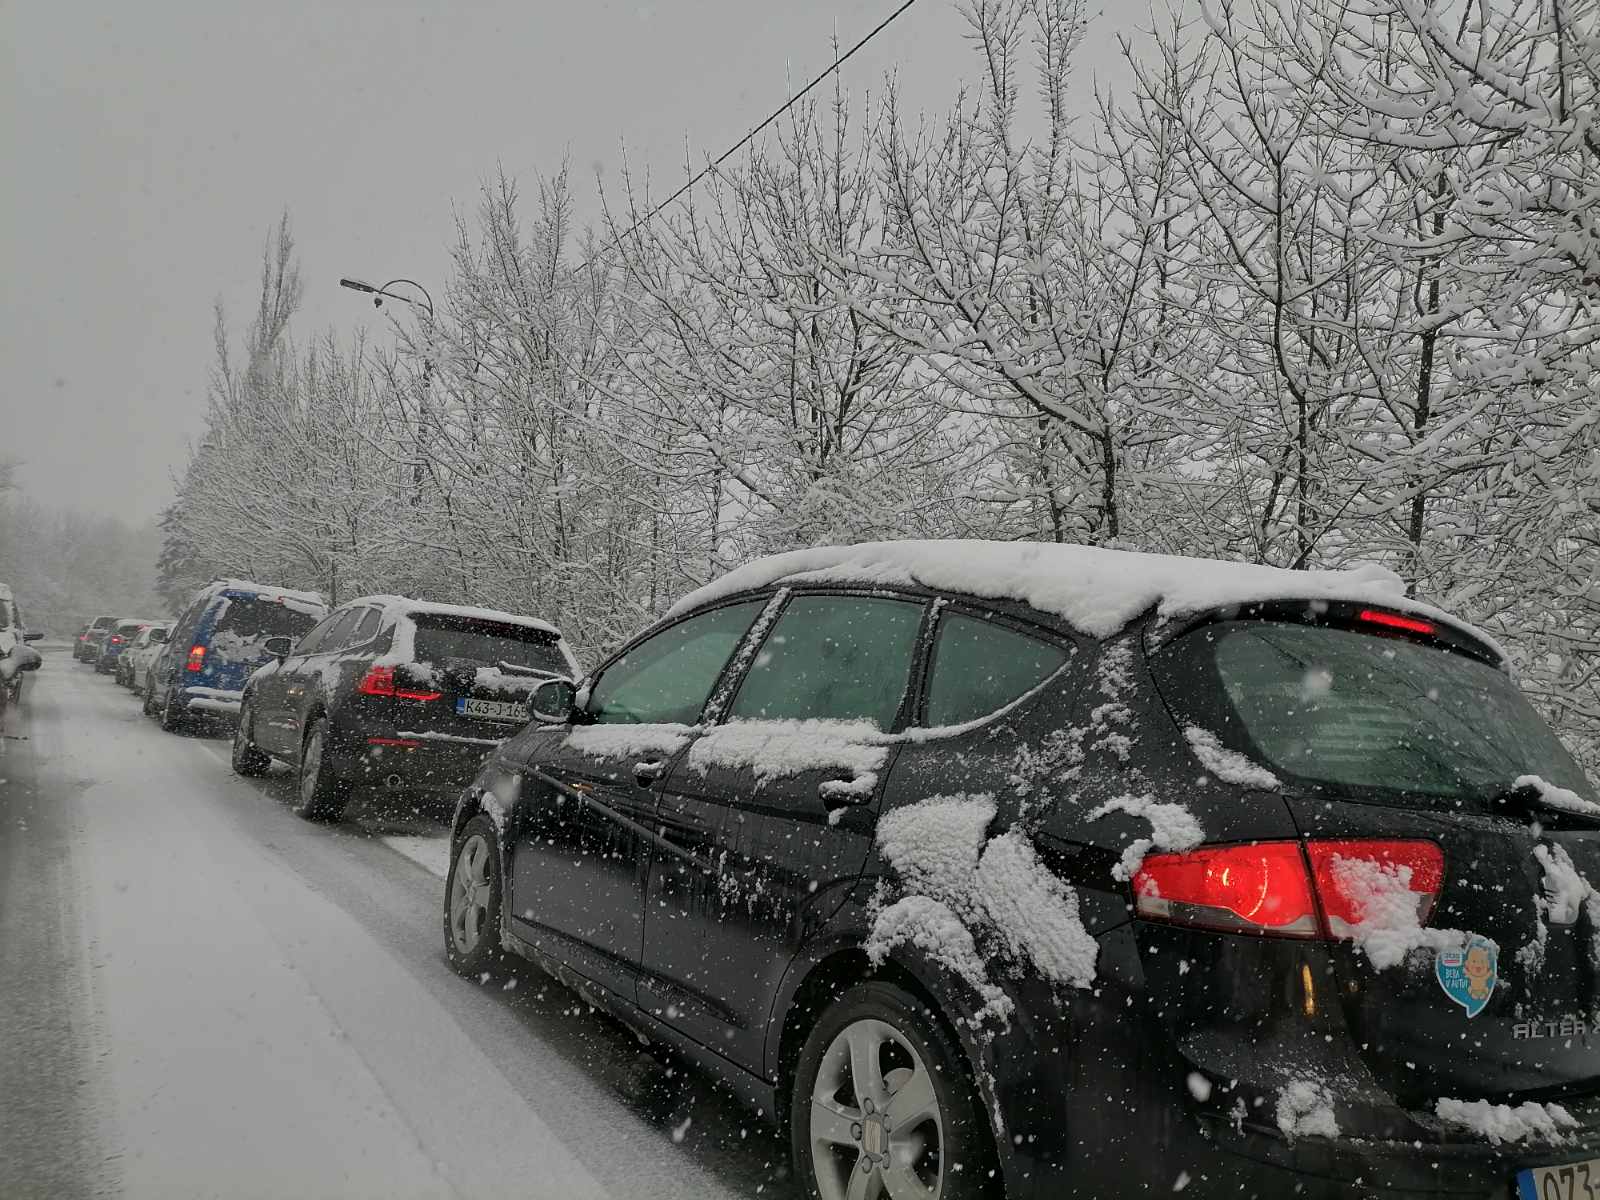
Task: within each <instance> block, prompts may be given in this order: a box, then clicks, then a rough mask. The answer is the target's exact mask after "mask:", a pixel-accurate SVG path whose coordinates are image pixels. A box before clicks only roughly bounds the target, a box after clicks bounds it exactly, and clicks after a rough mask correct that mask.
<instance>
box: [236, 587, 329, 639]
mask: <svg viewBox="0 0 1600 1200" xmlns="http://www.w3.org/2000/svg"><path fill="white" fill-rule="evenodd" d="M222 603H223V608H222V612H221V614H220V615H219V616H218V617H217V627H216V629H215V630H213V633H214V634H217V633H231V634H233V635H235V636H236V637H240V638H246V639H249V640H251V641H258V640H260V639H262V638H269V637H278V636H280V635H281V636H283V637H291V638H298V637H299V636H300V635H301V634H302V633H304V632H305V631H306V630H308V629H310V628H311V627H312V626H313V625H315V624H316V623H317V620H318V618H317V617H314V616H311V615H310V614H309V613H303V612H301V611H299V610H298V609H294V608H290V607H289V606H288V605H287V604H279V603H278V602H276V601H274V600H258V599H255V598H254V597H243V596H227V597H224V598H223V602H222Z"/></svg>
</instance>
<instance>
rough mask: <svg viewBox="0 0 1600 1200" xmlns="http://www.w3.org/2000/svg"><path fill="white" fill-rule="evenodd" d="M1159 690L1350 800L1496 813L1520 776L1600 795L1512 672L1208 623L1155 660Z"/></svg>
mask: <svg viewBox="0 0 1600 1200" xmlns="http://www.w3.org/2000/svg"><path fill="white" fill-rule="evenodd" d="M1152 665H1153V666H1154V667H1155V668H1156V673H1157V678H1158V679H1159V680H1160V681H1161V687H1162V692H1163V694H1164V695H1165V696H1166V699H1167V700H1168V702H1169V703H1171V704H1172V705H1173V706H1174V708H1176V709H1179V710H1180V712H1181V713H1183V714H1184V715H1186V716H1187V717H1188V719H1190V720H1192V721H1194V722H1195V723H1197V724H1200V725H1201V726H1202V727H1205V728H1208V729H1210V730H1212V731H1213V732H1215V733H1217V734H1218V735H1219V736H1220V737H1221V738H1222V740H1223V741H1224V742H1225V743H1230V744H1231V745H1232V747H1233V748H1234V749H1236V750H1238V751H1239V752H1240V753H1243V754H1246V755H1248V756H1250V757H1251V758H1253V759H1255V760H1256V761H1258V762H1261V763H1264V764H1265V765H1267V766H1269V767H1271V768H1272V770H1273V771H1275V772H1277V773H1279V774H1280V775H1284V776H1288V777H1293V778H1295V779H1297V780H1299V781H1301V782H1304V783H1310V784H1316V785H1325V786H1328V787H1331V788H1333V789H1336V790H1338V791H1341V792H1372V791H1381V792H1385V793H1402V794H1408V795H1412V796H1414V797H1418V798H1427V797H1435V798H1442V799H1444V800H1445V801H1447V805H1448V807H1450V808H1458V809H1472V810H1474V811H1489V810H1490V807H1491V801H1492V800H1493V799H1494V797H1495V796H1496V795H1497V794H1499V793H1501V792H1502V791H1504V790H1505V789H1507V788H1509V787H1510V786H1511V785H1512V783H1513V781H1514V780H1515V779H1516V778H1517V777H1518V776H1520V775H1538V776H1541V777H1542V778H1544V779H1545V780H1546V781H1547V782H1549V783H1553V784H1556V785H1557V786H1559V787H1564V788H1570V789H1572V790H1573V791H1575V792H1578V793H1579V794H1580V795H1583V796H1585V797H1588V798H1590V799H1593V798H1594V789H1593V788H1592V786H1591V785H1590V783H1589V781H1588V780H1587V779H1586V778H1584V775H1583V772H1582V771H1581V770H1580V769H1579V767H1578V765H1577V764H1576V763H1575V762H1574V761H1573V759H1572V756H1571V755H1570V754H1568V753H1567V750H1566V748H1565V747H1564V746H1562V744H1561V742H1560V740H1559V739H1557V737H1556V736H1555V734H1554V733H1553V732H1552V731H1551V730H1550V728H1549V726H1547V725H1546V724H1545V723H1544V720H1543V719H1542V718H1541V717H1540V716H1539V714H1538V712H1536V711H1535V710H1534V708H1533V706H1532V705H1531V704H1529V703H1528V701H1527V698H1526V697H1525V696H1523V694H1522V691H1521V689H1519V688H1518V687H1517V685H1516V684H1515V683H1514V682H1513V681H1512V680H1511V678H1510V677H1509V676H1508V675H1506V674H1505V673H1504V672H1502V671H1499V670H1497V669H1495V668H1494V667H1492V666H1489V665H1488V664H1486V663H1482V662H1478V661H1476V660H1474V659H1471V658H1468V657H1466V656H1465V655H1462V654H1458V653H1455V652H1453V651H1449V650H1442V649H1438V648H1436V647H1433V646H1427V645H1423V644H1420V643H1417V642H1410V641H1404V640H1401V639H1398V638H1389V637H1376V636H1373V635H1370V634H1365V633H1356V632H1352V631H1349V630H1342V629H1332V628H1327V627H1323V626H1313V625H1295V624H1288V623H1280V622H1273V621H1232V622H1223V623H1220V624H1216V625H1208V626H1204V627H1202V628H1201V629H1198V630H1196V631H1195V632H1193V633H1191V634H1189V635H1188V636H1187V637H1184V638H1181V639H1180V640H1179V641H1178V642H1177V643H1176V644H1175V645H1173V646H1171V647H1168V648H1167V649H1165V650H1163V651H1162V652H1161V653H1160V654H1158V655H1157V656H1156V658H1155V659H1154V660H1153V662H1152Z"/></svg>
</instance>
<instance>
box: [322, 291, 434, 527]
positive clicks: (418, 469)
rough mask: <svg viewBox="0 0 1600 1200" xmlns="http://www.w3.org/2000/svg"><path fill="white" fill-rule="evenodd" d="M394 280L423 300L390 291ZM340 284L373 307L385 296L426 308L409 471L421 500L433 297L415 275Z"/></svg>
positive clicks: (430, 380)
mask: <svg viewBox="0 0 1600 1200" xmlns="http://www.w3.org/2000/svg"><path fill="white" fill-rule="evenodd" d="M397 283H405V284H410V285H411V286H412V287H414V288H416V289H417V291H419V292H421V293H422V300H421V301H418V300H416V299H414V298H412V297H411V296H406V295H403V294H401V293H400V292H391V291H390V290H389V289H390V288H392V287H393V286H394V285H395V284H397ZM339 286H340V287H342V288H349V289H350V290H351V291H352V292H365V293H366V294H368V295H370V296H371V297H372V307H374V308H382V307H383V302H384V299H385V298H388V299H390V300H401V301H404V302H405V303H407V304H409V305H411V306H412V307H413V308H424V309H426V310H427V313H428V348H427V353H425V354H424V355H423V356H422V403H421V411H420V412H419V413H418V414H417V461H416V463H415V464H413V466H412V471H411V478H412V483H413V485H414V486H415V488H416V496H415V499H414V501H413V503H416V504H421V503H422V480H423V476H424V475H425V474H426V473H427V442H426V438H427V432H426V431H427V424H428V419H429V417H431V416H432V415H433V414H432V411H431V406H430V404H429V395H430V394H431V392H432V391H433V326H434V313H433V297H432V296H431V295H429V294H428V289H427V288H425V287H423V286H422V285H421V284H420V283H418V282H417V281H416V280H415V279H404V278H400V279H391V280H389V282H388V283H385V284H383V285H382V286H381V287H373V286H372V284H370V283H368V282H367V281H366V280H364V279H340V280H339Z"/></svg>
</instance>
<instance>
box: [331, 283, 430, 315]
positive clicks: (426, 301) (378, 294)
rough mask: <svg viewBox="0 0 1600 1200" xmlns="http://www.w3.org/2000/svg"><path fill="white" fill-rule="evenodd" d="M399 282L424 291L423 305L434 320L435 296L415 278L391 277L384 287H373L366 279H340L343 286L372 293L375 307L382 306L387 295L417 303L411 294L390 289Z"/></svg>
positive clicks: (409, 302)
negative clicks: (405, 294) (402, 293)
mask: <svg viewBox="0 0 1600 1200" xmlns="http://www.w3.org/2000/svg"><path fill="white" fill-rule="evenodd" d="M397 283H409V284H410V285H411V286H412V287H414V288H416V289H417V291H419V292H421V293H422V300H423V303H422V306H423V307H424V308H426V309H427V310H428V320H429V321H430V322H431V321H432V320H433V297H432V296H430V295H429V294H428V289H427V288H425V287H423V286H422V285H421V284H420V283H418V282H417V281H416V280H415V279H391V280H389V282H388V283H386V284H384V285H383V286H382V287H373V286H372V285H371V284H370V283H368V282H367V281H366V280H364V279H341V280H339V286H340V287H342V288H349V289H350V290H351V291H352V292H366V293H367V294H368V295H370V296H371V297H372V307H373V308H382V307H383V301H384V297H386V296H387V297H388V298H389V299H390V300H403V301H405V302H406V303H407V304H411V305H415V304H416V303H417V302H416V301H415V300H413V299H412V298H411V297H410V296H402V295H401V294H400V293H399V292H391V291H390V290H389V289H390V288H392V287H393V286H394V285H395V284H397Z"/></svg>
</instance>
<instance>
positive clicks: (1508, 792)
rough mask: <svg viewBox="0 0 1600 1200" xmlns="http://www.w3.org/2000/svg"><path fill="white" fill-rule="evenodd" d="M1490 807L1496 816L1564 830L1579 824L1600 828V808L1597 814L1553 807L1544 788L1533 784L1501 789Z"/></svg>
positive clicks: (1491, 798) (1597, 807)
mask: <svg viewBox="0 0 1600 1200" xmlns="http://www.w3.org/2000/svg"><path fill="white" fill-rule="evenodd" d="M1489 806H1490V809H1491V811H1493V812H1495V813H1504V814H1506V815H1507V816H1516V817H1521V818H1524V819H1528V818H1532V819H1533V820H1536V821H1539V822H1541V823H1542V824H1545V825H1558V826H1561V827H1563V828H1565V827H1567V826H1569V825H1579V826H1582V827H1586V828H1595V829H1600V806H1596V811H1594V812H1589V811H1586V810H1585V809H1580V808H1571V807H1568V806H1566V805H1560V804H1553V803H1551V801H1550V798H1549V797H1548V796H1547V795H1546V794H1545V792H1544V790H1543V789H1541V788H1538V787H1535V786H1534V785H1533V784H1531V783H1522V784H1516V783H1514V784H1512V785H1511V786H1510V787H1504V788H1501V789H1500V790H1499V791H1498V792H1496V793H1495V794H1494V795H1493V796H1491V797H1490V798H1489Z"/></svg>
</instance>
